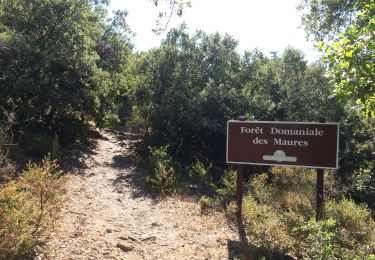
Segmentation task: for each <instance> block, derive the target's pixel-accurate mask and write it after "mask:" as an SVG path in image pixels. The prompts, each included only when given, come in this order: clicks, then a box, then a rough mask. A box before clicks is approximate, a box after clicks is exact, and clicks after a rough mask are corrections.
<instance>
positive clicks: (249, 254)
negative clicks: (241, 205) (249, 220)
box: [227, 214, 293, 260]
mask: <svg viewBox="0 0 375 260" xmlns="http://www.w3.org/2000/svg"><path fill="white" fill-rule="evenodd" d="M235 225H236V228H237V232H238V236H239V238H240V241H233V240H228V243H227V245H228V257H229V259H231V260H234V259H242V260H252V259H264V260H266V259H267V260H293V258H291V257H290V256H287V255H284V254H282V253H279V252H273V251H271V250H270V249H269V248H267V247H264V246H257V245H254V244H252V243H250V242H249V240H248V239H247V235H246V230H245V226H244V223H243V219H242V217H241V215H240V214H237V215H236V220H235Z"/></svg>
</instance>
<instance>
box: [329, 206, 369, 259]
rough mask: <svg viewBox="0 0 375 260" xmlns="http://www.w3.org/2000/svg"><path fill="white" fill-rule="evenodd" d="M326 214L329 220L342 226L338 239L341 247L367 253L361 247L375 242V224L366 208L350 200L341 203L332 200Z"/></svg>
mask: <svg viewBox="0 0 375 260" xmlns="http://www.w3.org/2000/svg"><path fill="white" fill-rule="evenodd" d="M325 214H326V216H327V217H328V218H333V219H335V220H336V221H337V224H338V225H339V226H340V230H339V234H338V236H337V237H336V239H337V240H338V242H339V243H340V244H341V245H345V247H347V248H349V249H353V248H356V250H358V251H360V250H363V251H362V253H365V251H366V249H365V248H361V246H359V245H363V244H368V243H369V242H371V241H375V222H374V220H373V219H372V217H371V213H370V211H369V210H368V208H367V207H366V206H364V205H358V204H356V203H355V202H354V201H352V200H348V199H344V200H341V201H339V202H335V201H333V200H332V201H328V203H326V205H325ZM372 246H373V247H374V246H375V245H372ZM373 249H375V247H374V248H373Z"/></svg>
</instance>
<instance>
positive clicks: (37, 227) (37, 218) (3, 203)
mask: <svg viewBox="0 0 375 260" xmlns="http://www.w3.org/2000/svg"><path fill="white" fill-rule="evenodd" d="M65 181H66V179H65V178H61V176H60V174H59V172H58V171H57V165H56V164H55V163H54V162H52V161H50V160H48V159H46V160H44V161H43V163H42V164H41V165H35V164H30V165H28V168H27V170H26V171H25V172H23V173H22V174H21V175H20V177H19V178H17V179H16V180H13V181H10V182H8V183H7V184H4V185H3V186H0V259H14V258H16V259H17V258H22V257H25V256H28V255H31V254H33V252H34V251H33V250H34V248H35V246H36V245H37V243H38V239H39V238H41V237H42V235H43V234H44V232H45V230H46V229H47V228H48V227H51V226H53V223H54V221H55V219H56V214H57V213H58V211H59V209H60V207H61V203H62V201H63V196H62V194H63V190H64V183H65Z"/></svg>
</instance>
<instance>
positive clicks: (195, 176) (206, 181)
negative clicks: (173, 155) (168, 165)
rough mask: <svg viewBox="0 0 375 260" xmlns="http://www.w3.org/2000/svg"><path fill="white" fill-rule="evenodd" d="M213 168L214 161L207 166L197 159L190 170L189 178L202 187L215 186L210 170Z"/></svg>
mask: <svg viewBox="0 0 375 260" xmlns="http://www.w3.org/2000/svg"><path fill="white" fill-rule="evenodd" d="M211 168H212V163H211V164H209V165H208V167H206V166H205V165H204V163H202V162H201V161H199V160H196V161H195V162H194V163H193V164H192V165H191V166H190V168H189V170H188V176H189V178H190V179H191V180H192V181H194V182H195V183H197V184H199V185H201V186H202V187H208V188H211V189H212V188H214V183H213V180H212V178H211V176H210V175H209V170H210V169H211Z"/></svg>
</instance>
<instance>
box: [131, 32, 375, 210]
mask: <svg viewBox="0 0 375 260" xmlns="http://www.w3.org/2000/svg"><path fill="white" fill-rule="evenodd" d="M237 44H238V43H237V41H235V40H234V39H233V38H232V37H230V36H229V35H219V34H217V33H216V34H212V35H207V34H205V33H204V32H197V33H196V34H195V35H192V36H190V35H189V34H188V33H187V32H186V28H184V27H180V28H177V29H172V30H171V31H170V32H169V34H168V36H167V38H166V39H165V40H164V41H163V42H162V44H161V46H160V47H159V48H155V49H153V50H150V51H149V52H146V53H142V54H140V55H138V56H137V59H136V61H137V62H136V63H135V65H134V71H135V72H134V73H135V74H136V75H137V76H136V77H135V78H134V81H133V83H134V84H133V85H132V88H131V90H130V92H129V93H130V96H131V101H132V104H133V114H134V118H133V120H131V121H130V122H129V124H128V125H129V126H132V127H133V128H136V129H139V130H140V131H139V132H141V133H144V134H145V138H144V141H145V143H146V147H147V146H153V147H162V146H166V145H168V146H169V148H170V149H169V151H170V155H171V157H172V159H173V160H175V161H177V162H178V163H179V164H181V165H182V166H183V169H187V168H189V167H190V165H191V164H194V163H195V161H196V160H197V159H198V160H199V161H201V162H212V168H215V167H220V168H221V169H222V171H221V172H223V170H224V169H225V167H226V165H225V138H226V122H227V120H229V119H236V118H238V116H240V115H245V116H246V118H247V119H250V120H271V121H273V120H281V121H318V119H319V118H320V117H325V118H326V120H327V121H334V122H340V155H339V157H340V167H339V169H338V173H337V175H338V176H339V177H340V178H341V181H342V184H343V185H342V190H344V191H346V192H347V193H349V194H351V195H352V196H353V197H355V198H358V199H361V200H362V201H365V202H367V203H368V205H372V204H373V203H374V202H372V201H371V199H370V198H371V196H364V195H365V194H369V190H370V189H366V188H367V187H370V186H371V183H372V182H371V181H372V179H371V176H372V173H373V171H374V163H373V162H374V161H375V158H374V156H375V154H374V153H373V151H374V144H373V136H374V131H375V128H374V127H373V126H372V125H371V123H370V122H368V121H366V119H365V118H364V117H363V116H362V115H361V114H358V113H355V112H354V111H353V110H352V109H350V108H349V107H346V106H345V104H339V103H338V100H336V99H335V98H334V96H333V92H332V89H333V88H332V85H331V83H330V82H329V81H328V79H327V78H326V77H325V68H324V67H323V66H322V65H321V64H318V63H317V64H308V63H307V62H306V60H305V59H304V56H303V53H301V52H300V51H298V50H295V49H292V48H287V49H286V50H285V51H284V53H282V54H281V55H280V57H273V58H268V57H267V56H266V55H265V54H263V53H262V52H260V51H258V50H254V51H247V52H245V53H244V55H240V54H239V53H238V52H237V50H236V47H237ZM141 128H143V129H141ZM188 173H189V171H182V172H181V174H182V175H183V176H186V175H188ZM358 175H361V180H365V184H364V185H356V186H353V185H352V184H353V183H356V182H353V179H358V178H356V176H358ZM220 177H221V176H219V177H218V179H220ZM369 184H370V185H369Z"/></svg>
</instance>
